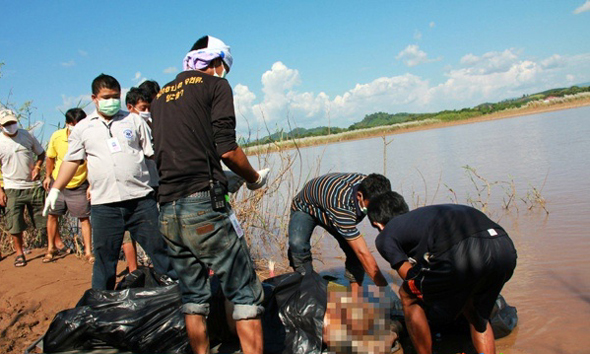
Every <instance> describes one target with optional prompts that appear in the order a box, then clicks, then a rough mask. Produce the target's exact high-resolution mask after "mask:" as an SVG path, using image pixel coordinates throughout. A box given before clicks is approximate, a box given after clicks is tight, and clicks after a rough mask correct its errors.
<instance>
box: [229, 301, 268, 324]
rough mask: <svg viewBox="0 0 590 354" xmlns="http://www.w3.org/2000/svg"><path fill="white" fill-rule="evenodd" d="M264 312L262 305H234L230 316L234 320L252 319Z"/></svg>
mask: <svg viewBox="0 0 590 354" xmlns="http://www.w3.org/2000/svg"><path fill="white" fill-rule="evenodd" d="M263 313H264V307H262V306H258V305H234V312H233V314H232V317H233V319H234V320H236V321H239V320H252V319H255V318H259V317H260V316H262V314H263Z"/></svg>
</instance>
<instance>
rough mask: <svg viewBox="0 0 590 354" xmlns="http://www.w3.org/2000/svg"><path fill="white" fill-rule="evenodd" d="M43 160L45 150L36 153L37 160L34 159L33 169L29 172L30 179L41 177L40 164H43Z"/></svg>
mask: <svg viewBox="0 0 590 354" xmlns="http://www.w3.org/2000/svg"><path fill="white" fill-rule="evenodd" d="M43 161H45V151H43V152H42V153H40V154H39V155H37V161H35V166H33V171H32V172H31V179H32V180H33V181H36V180H38V179H39V178H40V177H41V165H43Z"/></svg>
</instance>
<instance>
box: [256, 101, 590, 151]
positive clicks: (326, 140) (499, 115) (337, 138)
mask: <svg viewBox="0 0 590 354" xmlns="http://www.w3.org/2000/svg"><path fill="white" fill-rule="evenodd" d="M589 105H590V98H588V97H585V98H581V99H577V100H574V101H569V102H559V103H553V104H545V105H543V104H541V105H539V106H536V107H525V108H519V109H508V110H504V111H501V112H495V113H492V114H486V115H482V116H478V117H473V118H469V119H464V120H456V121H450V122H442V121H439V120H433V119H428V120H424V121H419V122H412V123H401V124H394V125H391V126H383V127H375V128H368V129H359V130H355V131H351V132H344V133H339V134H333V135H328V136H318V137H309V138H302V139H296V140H289V141H284V142H279V143H272V144H265V145H260V146H253V147H249V148H246V149H245V151H246V153H247V154H248V155H255V154H267V153H271V152H275V151H278V150H288V149H295V148H302V147H307V146H317V145H324V144H331V143H338V142H343V141H351V140H360V139H370V138H375V137H380V136H388V135H395V134H404V133H410V132H415V131H420V130H426V129H438V128H445V127H451V126H455V125H461V124H472V123H478V122H485V121H490V120H498V119H506V118H514V117H521V116H525V115H531V114H539V113H545V112H553V111H560V110H565V109H572V108H579V107H584V106H589Z"/></svg>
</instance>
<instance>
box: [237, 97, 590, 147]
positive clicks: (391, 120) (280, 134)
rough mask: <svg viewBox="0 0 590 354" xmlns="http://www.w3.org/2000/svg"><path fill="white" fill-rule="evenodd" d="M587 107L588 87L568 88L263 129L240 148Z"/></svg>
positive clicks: (290, 144)
mask: <svg viewBox="0 0 590 354" xmlns="http://www.w3.org/2000/svg"><path fill="white" fill-rule="evenodd" d="M588 104H590V86H583V87H578V86H572V87H569V88H558V89H552V90H547V91H543V92H539V93H536V94H532V95H523V96H522V97H520V98H515V99H509V100H504V101H501V102H497V103H482V104H480V105H478V106H476V107H473V108H463V109H461V110H444V111H440V112H436V113H396V114H389V113H384V112H377V113H372V114H368V115H366V116H365V117H364V118H363V120H362V121H360V122H357V123H354V124H352V125H351V126H349V127H348V128H338V127H326V126H322V127H316V128H311V129H305V128H295V129H292V130H290V131H289V132H286V131H284V130H283V129H279V130H278V131H277V132H275V133H271V132H270V131H269V130H268V128H267V129H266V130H267V134H268V135H266V136H264V137H262V138H257V139H254V140H251V141H250V140H249V139H245V138H241V139H240V140H241V141H240V145H241V146H243V147H245V148H246V149H245V150H246V152H247V153H248V154H257V153H264V152H267V151H276V149H277V148H278V147H279V146H280V147H281V148H287V149H292V148H295V147H296V146H297V147H304V146H314V145H322V144H327V143H334V142H340V141H347V140H355V139H363V138H369V137H376V136H385V135H388V134H393V133H396V132H400V131H406V130H410V129H420V128H421V127H427V126H437V125H445V124H453V123H461V122H469V121H476V120H480V119H484V120H485V119H495V118H504V117H511V116H517V115H524V114H530V113H536V112H542V111H545V110H554V109H562V108H568V107H571V106H578V105H588ZM295 140H297V144H295Z"/></svg>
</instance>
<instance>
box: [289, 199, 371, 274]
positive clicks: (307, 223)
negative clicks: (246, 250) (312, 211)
mask: <svg viewBox="0 0 590 354" xmlns="http://www.w3.org/2000/svg"><path fill="white" fill-rule="evenodd" d="M318 225H319V226H321V227H323V228H324V229H325V230H326V231H328V232H329V233H330V235H332V236H333V237H334V238H335V239H336V241H338V245H339V246H340V248H341V249H342V251H344V254H345V256H346V261H345V263H344V268H345V270H346V272H345V277H346V279H348V280H349V281H350V282H352V283H359V284H362V282H363V279H364V278H365V269H364V268H363V265H362V264H361V261H360V260H359V259H358V257H357V256H356V254H355V253H354V250H353V249H352V248H351V247H350V245H349V244H348V242H347V241H346V239H345V238H344V237H343V236H342V235H340V233H339V232H338V231H337V230H336V229H333V228H330V227H328V226H326V225H324V224H323V223H321V222H320V221H319V220H318V219H316V218H314V217H313V216H311V215H309V214H307V213H304V212H302V211H299V210H292V211H291V218H290V219H289V251H288V256H289V262H290V263H291V267H293V269H295V271H297V272H299V273H302V274H304V273H306V272H307V271H309V270H311V269H313V268H312V267H311V262H312V256H311V235H312V234H313V229H315V227H316V226H318Z"/></svg>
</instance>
